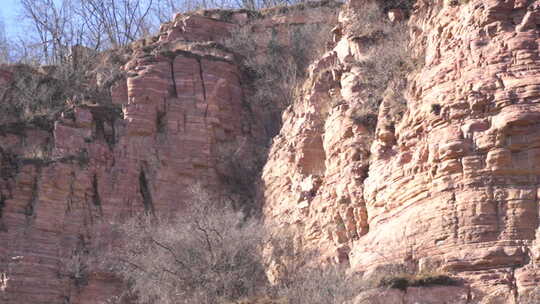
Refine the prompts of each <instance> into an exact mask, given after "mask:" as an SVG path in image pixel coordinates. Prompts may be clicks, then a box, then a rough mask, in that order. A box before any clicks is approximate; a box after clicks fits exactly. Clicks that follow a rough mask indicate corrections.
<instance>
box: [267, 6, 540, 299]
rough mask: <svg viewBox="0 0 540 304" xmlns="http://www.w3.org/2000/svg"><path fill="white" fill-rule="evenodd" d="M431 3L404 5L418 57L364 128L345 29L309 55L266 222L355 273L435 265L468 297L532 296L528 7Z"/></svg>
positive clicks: (532, 69) (275, 155) (534, 41)
mask: <svg viewBox="0 0 540 304" xmlns="http://www.w3.org/2000/svg"><path fill="white" fill-rule="evenodd" d="M361 2H362V1H357V2H356V4H360V3H361ZM442 2H443V1H435V2H434V1H417V3H416V5H415V9H414V11H413V12H412V16H411V18H410V20H409V26H410V28H411V39H412V41H411V47H412V50H413V52H414V53H415V54H416V55H417V56H418V57H420V58H424V59H425V64H423V65H422V66H420V67H419V69H418V71H417V72H414V73H413V74H412V75H411V76H410V79H409V80H410V81H409V89H408V91H407V95H408V96H407V110H406V112H405V116H404V117H403V119H402V120H401V121H399V122H397V123H395V125H392V127H391V128H389V127H387V125H386V123H387V122H388V121H386V120H385V119H384V116H385V111H388V109H387V108H386V106H385V105H386V104H385V103H384V102H383V104H382V106H381V108H380V114H379V123H378V125H377V128H376V131H375V132H374V133H373V132H370V131H369V130H367V129H366V128H365V127H363V125H362V124H357V123H355V122H354V121H352V120H351V119H350V117H351V116H350V113H348V111H350V109H351V108H352V107H353V106H354V104H355V103H362V102H363V100H362V89H361V88H360V89H358V88H355V87H354V85H355V84H357V83H358V80H357V79H359V78H361V77H364V76H365V75H363V74H362V73H361V72H355V71H354V70H351V69H350V68H347V60H350V59H351V58H353V59H354V58H360V57H361V56H363V55H365V54H363V53H362V48H359V47H357V44H356V42H355V41H353V40H351V39H350V37H347V36H343V37H341V39H340V40H339V42H338V43H337V46H336V48H335V49H334V50H333V51H332V52H329V53H327V54H326V55H325V56H324V57H323V58H322V59H321V60H319V61H318V62H317V63H315V65H314V71H317V70H324V71H325V73H326V77H327V78H326V79H322V78H321V77H319V74H317V73H316V72H314V73H312V79H313V83H314V85H313V87H312V88H310V90H309V93H308V94H307V96H305V97H304V98H303V99H302V100H299V101H297V102H296V103H295V104H294V106H293V107H292V108H291V109H289V110H288V111H286V112H285V113H284V116H283V120H284V125H283V128H282V130H281V133H280V135H279V136H278V137H277V138H276V139H274V144H273V146H272V149H271V152H270V156H269V161H268V163H267V164H266V166H265V169H264V174H263V180H264V181H265V188H264V193H265V198H266V207H265V214H266V216H267V221H268V222H277V223H279V224H281V225H285V226H293V227H295V228H296V229H297V231H299V233H298V238H299V240H300V241H301V242H303V243H304V244H305V245H306V246H308V247H311V248H317V249H318V250H320V251H321V253H322V254H323V256H325V257H329V258H334V259H336V260H338V261H340V262H348V263H350V265H351V267H352V268H353V269H355V270H358V271H366V270H370V269H372V268H374V267H376V266H377V265H383V264H407V265H409V266H411V267H412V268H415V269H417V270H430V269H443V270H446V271H449V272H452V273H455V274H456V275H458V276H460V277H462V278H464V279H465V280H466V282H469V283H470V288H471V290H470V293H469V295H468V300H467V301H468V302H466V303H536V302H535V301H536V300H534V299H532V298H528V297H529V294H531V293H532V292H533V290H534V288H536V287H538V285H539V282H540V277H539V273H540V271H539V269H540V268H539V266H538V265H540V264H539V263H540V251H539V243H538V242H539V241H538V239H539V237H540V229H539V216H540V214H539V210H540V203H539V194H538V193H539V190H538V181H537V179H538V178H539V172H538V164H537V163H538V155H537V154H538V153H537V152H538V151H537V149H538V145H539V141H538V136H537V133H538V128H539V126H538V121H539V120H538V118H539V115H540V112H539V111H540V107H539V106H538V101H539V100H540V91H539V90H538V87H539V84H540V77H539V76H540V72H539V71H540V70H539V61H538V58H539V57H538V56H539V45H538V42H539V41H540V40H539V26H538V24H540V11H539V9H540V6H539V3H538V1H520V0H507V1H502V0H501V1H498V0H471V1H444V3H442ZM356 7H358V5H355V2H354V1H353V2H351V3H349V6H348V8H347V9H349V10H355V9H357V8H356ZM347 22H350V20H348V19H346V18H344V17H342V18H341V27H346V26H347ZM321 79H322V80H321ZM355 79H356V80H355ZM335 83H340V85H335ZM335 93H337V94H341V96H340V97H339V96H338V98H341V99H342V100H343V101H344V102H341V103H337V104H336V103H333V101H332V100H333V96H332V94H335ZM370 136H372V138H370ZM531 297H532V295H531ZM388 303H394V302H391V301H390V302H388ZM396 303H398V302H396ZM399 303H401V302H399ZM426 303H428V302H426ZM429 303H431V302H429Z"/></svg>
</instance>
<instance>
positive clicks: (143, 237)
mask: <svg viewBox="0 0 540 304" xmlns="http://www.w3.org/2000/svg"><path fill="white" fill-rule="evenodd" d="M197 191H198V192H197V199H196V200H194V201H191V202H190V204H189V205H188V206H187V208H186V210H184V211H183V214H182V216H178V217H175V218H166V217H159V218H158V217H149V216H140V217H135V218H132V219H130V220H127V221H126V222H124V223H122V224H119V225H117V226H115V228H114V232H115V233H116V235H117V236H118V238H116V239H115V241H114V244H112V245H111V246H110V247H109V248H108V251H107V252H108V253H107V255H106V258H105V260H106V262H105V263H104V264H103V267H105V269H107V270H109V271H112V272H114V273H116V274H117V275H119V276H120V277H122V278H124V279H125V280H126V282H128V285H129V289H130V291H131V292H132V293H133V294H134V295H136V296H137V298H138V300H139V302H140V303H218V302H219V301H221V300H232V299H236V298H240V297H244V296H251V295H253V294H255V293H256V292H257V291H258V288H260V286H264V285H265V284H264V283H265V276H264V272H263V269H262V267H261V264H260V256H259V252H260V251H259V246H260V244H261V240H262V233H261V227H260V226H259V225H258V224H257V223H256V222H254V221H251V220H246V219H244V216H243V215H242V214H240V213H237V212H235V211H234V210H232V208H230V207H228V206H226V205H223V204H221V203H219V202H218V201H215V200H212V199H211V198H210V197H209V196H207V195H206V194H204V192H202V191H199V190H197Z"/></svg>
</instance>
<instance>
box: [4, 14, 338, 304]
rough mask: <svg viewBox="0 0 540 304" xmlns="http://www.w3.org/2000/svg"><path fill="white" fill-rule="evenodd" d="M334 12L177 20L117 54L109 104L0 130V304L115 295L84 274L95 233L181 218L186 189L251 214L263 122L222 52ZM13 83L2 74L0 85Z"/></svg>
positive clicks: (115, 283)
mask: <svg viewBox="0 0 540 304" xmlns="http://www.w3.org/2000/svg"><path fill="white" fill-rule="evenodd" d="M338 6H339V5H338ZM335 7H336V5H335V4H334V5H333V6H332V5H330V7H329V8H328V9H327V8H325V7H322V8H321V7H318V6H316V7H314V8H313V10H314V11H318V12H319V13H318V14H317V17H315V18H314V19H310V20H306V18H309V17H310V13H309V12H307V13H306V12H298V11H297V12H295V11H294V10H292V11H287V10H284V11H281V10H279V9H276V10H269V11H267V12H265V13H264V14H262V13H256V12H251V11H238V12H232V11H220V10H215V11H201V12H196V13H193V14H186V15H182V14H179V15H177V16H175V17H174V18H173V20H172V21H171V22H169V23H166V24H163V25H162V27H161V29H160V32H159V34H158V35H157V36H155V37H152V38H148V39H143V40H140V41H137V42H135V43H133V44H132V45H130V46H129V47H128V50H127V51H125V54H123V56H125V58H127V63H126V64H125V65H124V66H123V68H122V69H123V70H124V74H125V75H126V77H125V79H121V80H119V81H116V82H115V83H114V85H113V86H112V88H111V94H110V98H111V101H110V102H108V103H107V102H105V101H103V100H85V101H84V103H83V104H81V105H76V106H75V105H72V106H69V107H68V108H67V109H66V110H64V111H63V112H62V114H61V117H59V118H58V119H56V120H54V121H49V120H45V121H40V120H33V121H30V122H20V121H17V120H16V119H11V118H6V119H3V120H2V121H3V122H5V123H4V124H3V125H2V126H1V127H0V142H1V148H0V152H1V154H0V155H1V158H0V170H1V171H0V173H1V179H0V244H1V246H0V282H1V283H0V288H1V289H2V291H1V292H0V299H1V300H0V302H2V303H32V304H39V303H43V304H45V303H47V304H51V303H59V304H60V303H63V304H65V303H81V304H82V303H104V302H105V301H106V300H107V299H108V298H110V297H111V296H113V295H115V294H117V292H118V291H119V290H120V289H121V288H122V285H121V282H120V281H119V280H118V279H117V278H114V277H112V276H111V275H110V274H108V273H101V272H96V271H95V270H94V269H92V268H88V265H86V264H85V262H84V256H85V255H86V254H87V253H88V250H89V245H90V244H91V243H92V242H93V238H94V237H95V235H96V229H102V228H100V227H103V226H102V225H100V224H101V223H106V222H109V221H114V220H118V219H121V218H125V217H127V216H130V215H134V214H138V213H142V212H146V213H161V214H167V213H169V214H174V212H176V211H180V212H181V210H182V208H183V205H184V204H187V203H189V202H190V200H191V197H192V195H194V194H193V193H192V192H191V191H190V188H191V187H192V186H193V185H195V184H200V185H202V187H204V188H206V189H212V191H213V192H220V191H223V192H225V193H226V194H227V197H228V198H229V199H231V200H232V201H233V202H236V203H239V202H240V203H239V204H243V205H244V208H246V209H249V210H247V211H248V212H249V211H251V209H254V208H255V207H254V206H245V202H246V201H253V200H254V195H255V191H254V189H255V185H254V184H253V183H254V182H255V181H256V176H240V174H246V172H255V174H256V172H257V170H260V166H261V165H260V162H261V159H264V151H266V147H267V145H268V142H269V140H270V137H271V136H272V135H273V134H271V131H268V130H266V129H265V127H264V124H265V123H269V122H268V120H269V119H271V118H272V116H271V115H269V114H268V113H266V112H265V110H262V109H258V108H257V107H256V106H255V105H250V104H248V103H247V99H246V94H249V93H250V92H251V91H250V88H249V85H248V83H249V79H248V78H246V77H247V76H246V72H245V71H243V70H242V67H241V66H240V64H239V60H238V58H236V57H237V55H236V54H235V52H234V50H228V49H226V48H224V47H223V46H222V44H221V42H223V40H224V39H226V38H227V37H229V35H230V32H231V30H232V29H233V28H235V27H237V26H241V25H244V24H246V23H247V22H249V23H250V25H249V26H250V27H253V30H258V31H268V30H269V29H270V28H277V32H278V33H279V26H280V25H281V24H291V23H300V24H302V23H306V22H323V21H324V22H328V23H335V14H334V13H329V14H324V12H325V10H329V11H331V12H336V9H335ZM321 11H322V12H323V14H321V13H320V12H321ZM16 72H17V71H16V69H15V70H14V69H13V68H11V67H9V66H5V67H3V69H2V74H1V79H2V85H3V86H5V87H9V86H10V85H12V83H13V82H14V78H15V77H14V75H15V73H16ZM278 125H279V124H278ZM232 162H235V163H232ZM240 162H241V163H240ZM231 163H232V164H231ZM239 163H240V164H239ZM233 165H235V166H236V165H239V166H240V167H241V168H240V169H238V168H237V167H235V166H233ZM238 170H241V171H238ZM251 178H252V179H253V180H249V179H251ZM246 179H247V180H246ZM239 183H240V184H241V185H240V186H244V187H246V186H249V187H251V188H252V189H253V191H251V190H249V191H245V190H244V189H240V190H241V191H238V189H235V187H238V186H239ZM105 229H106V228H105Z"/></svg>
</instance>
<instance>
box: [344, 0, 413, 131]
mask: <svg viewBox="0 0 540 304" xmlns="http://www.w3.org/2000/svg"><path fill="white" fill-rule="evenodd" d="M393 2H396V3H386V2H384V5H381V4H380V3H378V2H366V3H364V4H363V5H362V7H361V9H359V10H358V11H359V12H360V15H358V16H356V15H352V16H349V17H350V18H351V20H353V22H352V24H351V25H350V26H349V27H348V28H347V29H346V34H347V35H349V37H350V38H351V39H353V40H356V41H358V43H359V45H361V46H362V47H363V48H365V51H363V53H365V56H364V57H363V58H362V59H359V60H357V61H355V62H353V63H351V68H352V69H357V70H358V71H359V72H360V73H361V74H362V75H363V79H362V83H361V86H362V87H364V88H365V90H364V91H365V95H366V96H365V100H364V102H363V104H362V105H361V106H360V107H361V108H362V109H359V110H357V112H358V114H354V116H353V117H352V118H353V119H354V120H356V121H359V122H362V121H364V122H366V123H367V125H368V127H370V128H372V127H373V128H372V129H373V130H374V125H376V120H375V123H374V122H373V121H372V119H371V118H373V117H377V114H378V109H379V105H380V104H381V103H382V101H383V100H384V99H387V100H388V102H389V103H390V106H391V108H392V111H391V116H392V117H391V120H394V121H398V120H399V119H400V118H401V115H403V113H404V111H405V108H406V100H405V97H404V95H403V93H404V92H405V90H406V87H407V74H408V73H410V72H412V71H413V70H414V69H416V68H417V63H416V62H415V61H414V60H413V58H412V57H411V54H410V52H409V49H408V47H409V34H408V27H407V24H406V22H405V21H402V22H398V23H391V22H390V21H389V20H388V18H386V16H385V10H386V9H388V8H392V7H399V6H400V5H401V6H402V7H403V8H409V2H407V1H393ZM397 2H399V3H397ZM366 118H369V119H366Z"/></svg>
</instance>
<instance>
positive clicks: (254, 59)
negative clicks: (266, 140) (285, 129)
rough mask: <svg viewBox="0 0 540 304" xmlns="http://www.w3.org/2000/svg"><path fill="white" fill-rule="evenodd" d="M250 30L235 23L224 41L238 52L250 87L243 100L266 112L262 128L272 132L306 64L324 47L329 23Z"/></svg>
mask: <svg viewBox="0 0 540 304" xmlns="http://www.w3.org/2000/svg"><path fill="white" fill-rule="evenodd" d="M253 30H254V27H252V26H251V25H249V24H248V25H245V26H242V27H239V28H237V29H236V30H235V31H234V32H233V33H232V35H231V38H230V39H228V40H226V41H225V42H224V44H225V46H226V47H227V48H228V49H230V50H232V51H234V52H235V53H237V54H238V55H239V57H240V61H241V62H242V65H243V67H244V69H245V71H246V75H247V79H246V80H247V81H248V82H249V83H250V85H249V86H250V90H251V91H252V93H250V94H248V97H247V99H248V100H247V104H248V106H250V107H253V108H255V107H256V108H258V111H263V112H265V113H267V114H266V117H265V118H263V121H264V123H265V128H266V132H267V133H268V134H269V135H270V136H273V135H275V134H277V132H278V131H279V128H280V126H281V112H282V111H283V109H285V108H286V107H287V106H288V105H290V104H291V103H292V102H293V100H294V99H295V98H296V94H297V93H298V92H299V90H298V88H299V86H300V84H301V83H303V81H304V80H305V78H306V75H307V68H308V66H309V64H310V63H311V62H312V61H313V60H314V59H315V58H316V57H317V56H319V55H320V54H321V53H322V52H323V51H324V46H325V42H326V41H328V40H329V39H330V26H329V25H327V24H304V25H295V24H290V25H284V26H282V27H279V28H278V27H276V28H273V29H267V30H264V31H262V32H259V31H257V32H254V31H253Z"/></svg>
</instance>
